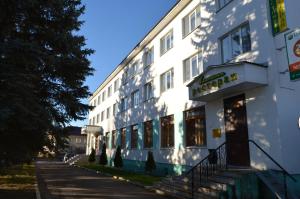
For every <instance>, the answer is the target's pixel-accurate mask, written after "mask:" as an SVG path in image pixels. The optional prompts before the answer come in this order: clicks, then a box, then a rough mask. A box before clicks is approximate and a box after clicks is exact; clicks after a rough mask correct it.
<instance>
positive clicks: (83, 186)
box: [36, 161, 165, 199]
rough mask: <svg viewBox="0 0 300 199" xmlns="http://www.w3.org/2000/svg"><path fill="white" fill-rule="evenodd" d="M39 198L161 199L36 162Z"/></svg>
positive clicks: (78, 171)
mask: <svg viewBox="0 0 300 199" xmlns="http://www.w3.org/2000/svg"><path fill="white" fill-rule="evenodd" d="M36 168H37V176H38V182H39V187H40V191H41V196H42V199H73V198H74V199H75V198H76V199H83V198H85V199H96V198H97V199H98V198H101V199H102V198H103V199H112V198H121V199H122V198H124V199H135V198H136V199H137V198H140V199H154V198H157V199H163V198H164V199H165V197H162V196H159V195H156V194H154V193H152V192H149V191H148V190H145V189H144V188H141V187H138V186H135V185H132V184H130V183H126V182H122V181H119V180H114V179H112V178H111V177H106V176H101V175H97V174H95V173H93V172H90V171H86V170H84V169H80V168H76V167H70V166H67V165H65V164H63V163H60V162H48V161H38V162H37V167H36Z"/></svg>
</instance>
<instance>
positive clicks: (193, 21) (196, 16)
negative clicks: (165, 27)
mask: <svg viewBox="0 0 300 199" xmlns="http://www.w3.org/2000/svg"><path fill="white" fill-rule="evenodd" d="M200 20H201V16H200V6H197V8H195V10H193V11H192V12H191V13H189V14H188V15H186V16H185V17H184V18H183V19H182V37H186V36H187V35H188V34H189V33H191V32H193V30H195V29H196V28H197V27H198V26H200Z"/></svg>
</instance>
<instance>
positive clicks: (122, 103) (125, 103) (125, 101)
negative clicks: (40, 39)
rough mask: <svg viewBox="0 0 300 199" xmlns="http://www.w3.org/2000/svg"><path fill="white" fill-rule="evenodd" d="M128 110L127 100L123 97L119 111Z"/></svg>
mask: <svg viewBox="0 0 300 199" xmlns="http://www.w3.org/2000/svg"><path fill="white" fill-rule="evenodd" d="M127 109H128V98H127V97H124V98H123V99H121V111H122V112H123V111H126V110H127Z"/></svg>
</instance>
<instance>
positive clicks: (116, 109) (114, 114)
mask: <svg viewBox="0 0 300 199" xmlns="http://www.w3.org/2000/svg"><path fill="white" fill-rule="evenodd" d="M117 113H118V104H117V103H114V105H113V116H116V115H117Z"/></svg>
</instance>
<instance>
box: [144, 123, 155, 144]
mask: <svg viewBox="0 0 300 199" xmlns="http://www.w3.org/2000/svg"><path fill="white" fill-rule="evenodd" d="M152 145H153V128H152V121H147V122H144V148H152Z"/></svg>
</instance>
